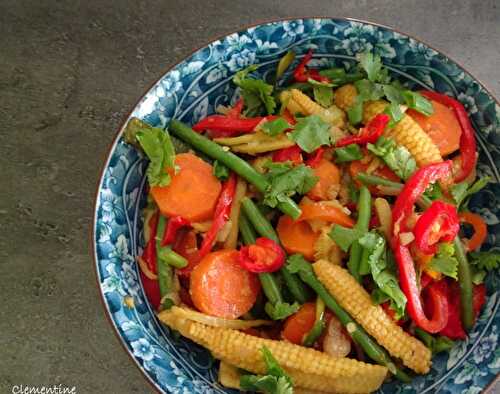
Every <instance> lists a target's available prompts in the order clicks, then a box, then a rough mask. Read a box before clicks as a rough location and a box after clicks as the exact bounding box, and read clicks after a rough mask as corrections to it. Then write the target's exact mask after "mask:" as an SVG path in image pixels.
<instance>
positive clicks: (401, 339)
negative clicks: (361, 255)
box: [313, 260, 432, 373]
mask: <svg viewBox="0 0 500 394" xmlns="http://www.w3.org/2000/svg"><path fill="white" fill-rule="evenodd" d="M313 268H314V272H315V273H316V275H317V276H318V279H319V280H320V281H321V283H323V284H324V285H325V287H326V288H327V289H328V291H329V292H330V293H331V294H332V296H333V297H335V299H336V300H337V301H338V302H339V304H340V305H341V306H342V307H343V308H344V309H345V310H346V312H348V313H349V314H350V315H351V316H352V317H353V318H354V319H355V320H356V321H357V322H358V323H359V324H361V326H363V328H364V329H365V330H366V332H367V333H368V334H370V335H371V336H372V337H373V338H375V340H376V341H377V342H378V343H379V344H380V345H382V346H383V347H385V348H386V349H387V350H388V351H389V353H390V354H391V355H392V356H394V357H398V358H400V359H401V360H402V361H403V363H404V365H406V366H407V367H409V368H411V369H413V370H414V371H415V372H418V373H427V372H429V368H430V366H431V356H432V355H431V351H430V350H429V349H428V348H427V347H426V346H425V345H424V344H423V343H422V342H420V341H419V340H418V339H416V338H414V337H412V336H410V335H408V334H407V333H406V332H405V331H403V329H402V328H401V327H399V326H398V325H397V324H396V323H395V322H394V321H393V320H392V319H391V318H390V317H389V316H388V315H387V314H386V313H385V312H384V310H383V309H382V308H381V307H380V306H378V305H374V304H373V302H372V300H371V298H370V295H369V294H368V293H367V292H366V290H365V289H364V288H363V287H362V286H361V285H360V284H359V283H358V282H357V281H356V279H354V277H352V276H351V275H350V274H349V272H347V271H346V270H345V269H344V268H342V267H340V266H337V265H334V264H331V263H329V262H328V261H326V260H320V261H318V262H316V263H314V264H313Z"/></svg>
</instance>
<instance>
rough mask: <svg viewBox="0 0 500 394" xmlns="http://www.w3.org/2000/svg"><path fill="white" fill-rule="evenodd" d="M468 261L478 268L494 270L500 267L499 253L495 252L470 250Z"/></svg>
mask: <svg viewBox="0 0 500 394" xmlns="http://www.w3.org/2000/svg"><path fill="white" fill-rule="evenodd" d="M469 257H470V259H469V263H470V264H472V265H474V266H476V267H477V268H478V269H480V270H485V271H487V272H489V271H494V270H496V269H498V267H500V253H495V252H471V253H469Z"/></svg>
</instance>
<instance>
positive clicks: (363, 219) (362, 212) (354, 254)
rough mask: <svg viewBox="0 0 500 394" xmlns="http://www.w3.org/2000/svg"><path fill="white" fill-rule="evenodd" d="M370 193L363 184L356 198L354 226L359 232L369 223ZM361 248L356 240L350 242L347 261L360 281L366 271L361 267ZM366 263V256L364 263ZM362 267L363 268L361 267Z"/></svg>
mask: <svg viewBox="0 0 500 394" xmlns="http://www.w3.org/2000/svg"><path fill="white" fill-rule="evenodd" d="M371 200H372V198H371V195H370V191H369V190H368V188H367V187H366V186H363V187H362V188H361V190H360V191H359V198H358V221H357V222H356V225H355V226H354V228H355V229H356V230H359V231H360V232H361V233H365V232H367V231H368V227H369V224H370V217H371V212H372V207H371ZM362 249H363V248H362V247H361V245H360V244H359V242H358V241H357V240H356V241H354V242H353V243H352V246H351V251H350V255H349V261H348V262H347V268H348V269H349V272H350V273H351V275H352V276H354V278H356V280H357V281H358V282H360V281H361V272H362V271H366V267H361V262H362V256H363V250H362ZM367 264H368V256H366V265H367ZM362 268H363V269H362Z"/></svg>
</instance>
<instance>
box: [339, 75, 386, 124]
mask: <svg viewBox="0 0 500 394" xmlns="http://www.w3.org/2000/svg"><path fill="white" fill-rule="evenodd" d="M354 86H355V87H356V90H357V91H358V95H357V96H356V100H355V102H354V104H353V106H352V107H351V108H349V109H348V110H347V116H348V117H349V122H350V123H352V124H354V125H356V124H358V123H359V122H361V120H362V118H363V103H364V102H365V101H368V100H378V99H379V98H381V97H383V95H384V91H383V88H382V85H380V84H378V83H377V84H376V83H374V82H373V81H370V80H368V79H361V80H359V81H356V82H355V83H354Z"/></svg>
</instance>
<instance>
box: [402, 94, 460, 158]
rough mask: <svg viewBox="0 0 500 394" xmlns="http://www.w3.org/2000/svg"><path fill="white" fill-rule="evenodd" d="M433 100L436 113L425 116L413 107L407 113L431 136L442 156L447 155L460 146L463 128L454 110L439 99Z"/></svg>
mask: <svg viewBox="0 0 500 394" xmlns="http://www.w3.org/2000/svg"><path fill="white" fill-rule="evenodd" d="M431 102H432V106H433V107H434V113H433V114H432V115H430V116H425V115H424V114H421V113H420V112H417V111H415V110H412V109H410V110H408V111H407V112H406V113H407V114H408V115H410V116H411V117H412V118H413V120H415V122H417V123H418V124H419V125H420V127H422V129H423V130H424V131H425V132H426V133H427V134H428V135H429V137H431V139H432V141H433V142H434V143H435V144H436V145H437V147H438V148H439V153H441V156H446V155H449V154H450V153H453V152H455V151H456V150H457V149H458V148H459V147H460V135H461V134H462V128H461V127H460V123H458V120H457V118H456V116H455V114H454V113H453V110H451V109H450V108H448V107H447V106H445V105H443V104H441V103H438V102H437V101H434V100H431Z"/></svg>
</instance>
